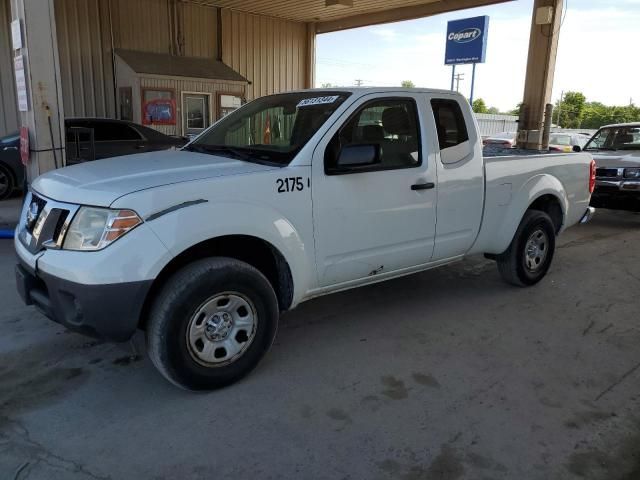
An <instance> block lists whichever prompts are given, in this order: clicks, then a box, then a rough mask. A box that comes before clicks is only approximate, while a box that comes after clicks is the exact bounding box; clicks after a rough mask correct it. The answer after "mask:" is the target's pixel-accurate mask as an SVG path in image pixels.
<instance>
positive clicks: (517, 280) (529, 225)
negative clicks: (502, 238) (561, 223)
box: [496, 210, 556, 287]
mask: <svg viewBox="0 0 640 480" xmlns="http://www.w3.org/2000/svg"><path fill="white" fill-rule="evenodd" d="M555 248H556V233H555V227H554V225H553V221H552V220H551V217H549V215H547V214H546V213H545V212H542V211H539V210H527V212H526V213H525V215H524V217H523V219H522V221H521V222H520V225H519V226H518V230H517V231H516V233H515V235H514V237H513V240H512V241H511V245H509V248H508V249H507V250H506V251H505V252H504V253H502V254H500V255H498V257H497V258H496V260H497V262H498V271H499V272H500V275H501V276H502V278H503V280H505V281H506V282H507V283H510V284H512V285H516V286H519V287H527V286H530V285H534V284H536V283H538V282H539V281H540V280H542V278H543V277H544V276H545V275H546V274H547V271H548V270H549V267H550V266H551V261H552V260H553V254H554V252H555Z"/></svg>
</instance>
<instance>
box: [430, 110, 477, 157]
mask: <svg viewBox="0 0 640 480" xmlns="http://www.w3.org/2000/svg"><path fill="white" fill-rule="evenodd" d="M431 108H432V109H433V116H434V117H435V122H436V131H437V133H438V144H439V145H440V150H444V149H446V148H450V147H455V146H456V145H460V144H461V143H464V142H466V141H467V140H469V133H468V131H467V123H466V122H465V119H464V115H463V114H462V109H461V108H460V104H459V103H458V102H457V101H455V100H445V99H439V98H438V99H433V100H431Z"/></svg>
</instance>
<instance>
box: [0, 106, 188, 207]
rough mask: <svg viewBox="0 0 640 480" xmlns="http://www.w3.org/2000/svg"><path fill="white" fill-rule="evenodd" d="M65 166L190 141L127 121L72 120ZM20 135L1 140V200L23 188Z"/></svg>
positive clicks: (15, 134)
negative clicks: (15, 190)
mask: <svg viewBox="0 0 640 480" xmlns="http://www.w3.org/2000/svg"><path fill="white" fill-rule="evenodd" d="M65 129H66V151H67V153H66V157H67V158H66V160H67V162H66V164H67V165H74V164H76V163H81V162H86V161H92V160H100V159H102V158H108V157H117V156H121V155H130V154H132V153H141V152H153V151H156V150H168V149H170V148H172V147H175V148H180V147H182V146H183V145H184V144H186V143H187V142H188V140H189V139H188V138H185V137H174V136H169V135H165V134H164V133H161V132H158V131H157V130H153V129H152V128H149V127H145V126H142V125H137V124H135V123H133V122H127V121H125V120H112V119H108V118H69V119H67V120H65ZM19 150H20V136H19V135H18V133H14V134H11V135H8V136H6V137H3V138H0V200H2V199H4V198H7V197H8V196H9V195H11V192H12V191H13V190H14V189H17V188H22V186H23V183H24V172H25V171H24V166H23V165H22V162H21V161H20V151H19Z"/></svg>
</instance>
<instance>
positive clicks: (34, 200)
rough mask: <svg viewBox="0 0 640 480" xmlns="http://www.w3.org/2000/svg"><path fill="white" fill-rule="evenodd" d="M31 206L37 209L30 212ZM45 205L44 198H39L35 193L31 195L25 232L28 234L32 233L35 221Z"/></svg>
mask: <svg viewBox="0 0 640 480" xmlns="http://www.w3.org/2000/svg"><path fill="white" fill-rule="evenodd" d="M32 205H35V206H36V207H37V208H36V209H35V210H34V211H31V210H32ZM46 205H47V201H46V200H45V199H44V198H41V197H39V196H38V195H36V194H35V193H33V194H31V201H30V202H29V208H28V209H27V212H28V213H27V219H26V220H27V231H28V232H29V233H33V229H34V227H35V226H36V221H37V220H38V217H40V215H41V214H42V211H43V210H44V207H45V206H46Z"/></svg>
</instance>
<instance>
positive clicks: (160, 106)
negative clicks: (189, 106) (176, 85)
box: [142, 88, 176, 125]
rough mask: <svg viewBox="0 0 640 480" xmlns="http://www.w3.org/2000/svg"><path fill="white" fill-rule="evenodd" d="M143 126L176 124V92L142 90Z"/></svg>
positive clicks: (154, 89)
mask: <svg viewBox="0 0 640 480" xmlns="http://www.w3.org/2000/svg"><path fill="white" fill-rule="evenodd" d="M142 124H143V125H175V124H176V98H175V91H174V90H172V89H170V88H164V89H156V88H143V89H142Z"/></svg>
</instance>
